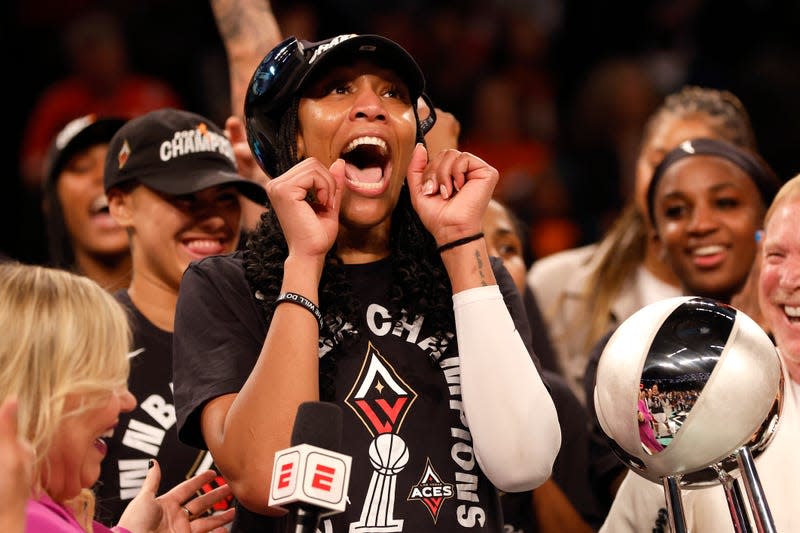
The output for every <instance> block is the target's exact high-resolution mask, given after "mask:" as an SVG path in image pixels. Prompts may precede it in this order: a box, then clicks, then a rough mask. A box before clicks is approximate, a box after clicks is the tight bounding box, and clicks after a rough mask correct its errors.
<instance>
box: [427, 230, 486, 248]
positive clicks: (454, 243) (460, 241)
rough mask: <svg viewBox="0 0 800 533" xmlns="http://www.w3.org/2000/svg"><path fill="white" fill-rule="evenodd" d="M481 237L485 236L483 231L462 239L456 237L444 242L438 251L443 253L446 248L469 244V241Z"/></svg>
mask: <svg viewBox="0 0 800 533" xmlns="http://www.w3.org/2000/svg"><path fill="white" fill-rule="evenodd" d="M481 238H483V232H480V233H476V234H475V235H470V236H469V237H463V238H461V239H456V240H454V241H451V242H448V243H446V244H443V245H441V246H440V247H438V248H437V249H436V251H437V252H439V253H442V252H444V251H445V250H449V249H450V248H455V247H456V246H461V245H462V244H467V243H468V242H472V241H477V240H478V239H481Z"/></svg>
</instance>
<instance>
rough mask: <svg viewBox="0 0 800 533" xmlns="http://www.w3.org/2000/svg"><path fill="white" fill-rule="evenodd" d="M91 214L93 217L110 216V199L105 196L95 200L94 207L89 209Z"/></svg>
mask: <svg viewBox="0 0 800 533" xmlns="http://www.w3.org/2000/svg"><path fill="white" fill-rule="evenodd" d="M89 212H90V213H91V214H92V216H94V215H107V214H108V198H107V197H106V195H105V194H104V195H102V196H98V197H97V198H95V200H94V202H92V205H91V206H90V207H89Z"/></svg>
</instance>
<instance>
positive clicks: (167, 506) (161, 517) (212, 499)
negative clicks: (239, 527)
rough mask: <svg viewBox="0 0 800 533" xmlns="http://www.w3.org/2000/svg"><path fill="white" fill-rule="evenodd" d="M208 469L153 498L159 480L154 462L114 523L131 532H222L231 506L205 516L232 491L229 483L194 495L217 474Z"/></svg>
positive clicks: (231, 512)
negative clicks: (136, 492)
mask: <svg viewBox="0 0 800 533" xmlns="http://www.w3.org/2000/svg"><path fill="white" fill-rule="evenodd" d="M216 475H217V473H216V472H214V471H213V470H207V471H205V472H203V473H201V474H197V475H196V476H194V477H192V478H190V479H187V480H186V481H184V482H183V483H180V484H179V485H176V486H175V487H173V488H172V489H171V490H170V491H169V492H167V493H165V494H163V495H161V496H158V497H156V492H157V490H158V484H159V482H160V481H161V467H160V466H159V464H158V462H157V461H154V464H153V467H152V468H151V469H150V470H149V471H148V472H147V477H146V478H145V480H144V485H142V488H141V490H140V491H139V494H137V495H136V497H135V498H134V499H133V500H131V503H129V504H128V506H127V507H126V508H125V512H123V513H122V517H120V519H119V523H118V524H117V525H119V526H121V527H124V528H126V529H128V530H130V531H131V532H132V533H206V532H220V533H221V532H225V531H227V530H226V529H225V527H223V526H224V525H225V524H227V523H229V522H231V521H232V520H233V514H234V510H233V509H228V510H227V511H224V512H221V513H217V514H212V515H206V513H207V512H208V511H210V510H211V509H212V506H213V505H214V504H215V503H216V502H218V501H220V500H223V499H225V498H227V497H228V496H230V494H231V489H230V487H229V486H228V485H223V486H221V487H217V488H216V489H214V490H212V491H210V492H208V493H206V494H203V495H202V496H197V497H194V496H195V495H196V493H197V491H198V490H199V489H200V488H201V487H202V486H203V485H205V484H206V483H209V482H210V481H212V480H213V479H214V477H216Z"/></svg>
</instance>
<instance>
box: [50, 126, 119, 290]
mask: <svg viewBox="0 0 800 533" xmlns="http://www.w3.org/2000/svg"><path fill="white" fill-rule="evenodd" d="M124 123H125V121H124V120H123V119H120V118H115V117H102V118H99V117H97V116H96V115H86V116H83V117H80V118H77V119H75V120H73V121H71V122H70V123H68V124H67V125H66V126H64V129H63V130H61V131H60V132H59V133H58V135H56V137H55V139H54V140H53V142H52V145H51V147H50V152H49V155H48V159H47V169H46V172H45V181H44V198H43V207H44V212H45V218H46V224H47V240H48V248H49V255H50V258H49V261H50V264H51V266H55V267H58V268H64V269H67V270H72V271H75V272H78V273H80V274H83V275H84V276H88V277H89V278H91V279H93V280H95V281H96V282H98V283H99V284H100V285H101V286H102V287H104V288H106V289H107V290H109V291H112V292H113V291H115V290H117V289H120V288H122V287H125V286H127V285H128V283H129V282H130V279H131V254H130V249H129V248H128V236H127V235H126V234H125V230H124V229H122V227H120V226H119V225H118V224H117V223H116V222H114V220H113V219H112V218H111V216H110V215H109V214H108V199H107V198H106V195H105V193H104V191H103V166H104V164H105V160H106V152H107V151H108V141H110V140H111V137H112V136H113V135H114V133H115V132H116V131H117V130H118V129H119V128H120V127H121V126H122V125H123V124H124Z"/></svg>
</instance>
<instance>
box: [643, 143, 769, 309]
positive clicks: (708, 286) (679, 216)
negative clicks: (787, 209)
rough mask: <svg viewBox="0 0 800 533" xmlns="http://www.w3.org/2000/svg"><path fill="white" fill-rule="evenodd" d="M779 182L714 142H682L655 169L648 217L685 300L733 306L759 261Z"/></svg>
mask: <svg viewBox="0 0 800 533" xmlns="http://www.w3.org/2000/svg"><path fill="white" fill-rule="evenodd" d="M779 186H780V183H779V181H778V179H777V177H776V176H775V175H774V174H773V173H772V171H771V170H770V169H769V167H768V166H767V165H766V163H765V162H763V161H762V160H761V159H760V158H759V157H758V156H757V155H754V154H752V153H750V152H747V151H745V150H743V149H740V148H737V147H736V146H734V145H732V144H730V143H727V142H724V141H719V140H713V139H693V140H689V141H685V142H683V143H681V144H680V145H679V146H678V147H677V148H675V149H674V150H672V151H670V152H669V153H667V154H666V155H665V156H664V159H663V161H662V162H661V163H660V164H659V165H658V167H656V169H655V171H654V173H653V179H652V181H651V182H650V187H649V188H648V190H647V202H648V210H649V214H650V216H651V217H652V220H653V222H654V227H655V231H656V236H657V238H658V240H659V242H660V244H661V246H662V248H663V253H664V257H665V258H666V261H667V263H668V264H669V265H670V267H671V268H672V269H673V270H674V271H675V274H676V275H677V276H678V278H679V279H680V281H681V285H682V287H683V291H684V294H686V295H697V296H705V297H709V298H716V299H717V300H721V301H723V302H726V303H730V301H731V298H732V297H733V295H734V294H736V293H737V292H739V290H740V289H741V288H742V287H743V286H744V284H745V281H746V280H747V276H748V275H749V273H750V270H751V268H752V265H753V262H754V260H755V258H756V252H757V247H756V239H755V234H756V231H758V230H760V229H761V227H762V223H763V218H764V214H765V212H766V209H767V206H769V204H770V202H771V201H772V198H773V197H774V196H775V193H776V192H777V191H778V188H779Z"/></svg>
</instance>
